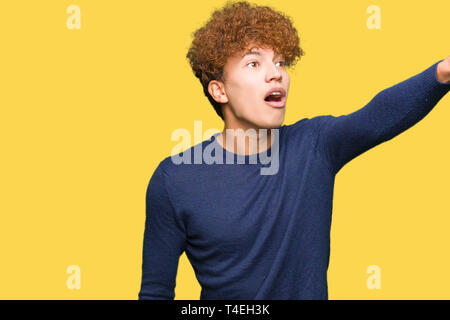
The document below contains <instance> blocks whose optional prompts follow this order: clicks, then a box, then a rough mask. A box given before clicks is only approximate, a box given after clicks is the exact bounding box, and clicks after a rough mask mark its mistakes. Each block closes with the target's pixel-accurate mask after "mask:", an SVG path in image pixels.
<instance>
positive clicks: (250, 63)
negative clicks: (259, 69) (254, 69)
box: [247, 61, 258, 66]
mask: <svg viewBox="0 0 450 320" xmlns="http://www.w3.org/2000/svg"><path fill="white" fill-rule="evenodd" d="M252 64H253V65H255V66H256V65H257V64H258V62H256V61H252V62H249V63H247V65H248V66H250V65H252Z"/></svg>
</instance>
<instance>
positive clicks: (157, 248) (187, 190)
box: [138, 61, 450, 299]
mask: <svg viewBox="0 0 450 320" xmlns="http://www.w3.org/2000/svg"><path fill="white" fill-rule="evenodd" d="M439 62H440V61H438V62H436V63H435V64H433V65H432V66H431V67H429V68H427V69H425V70H424V71H422V72H420V73H419V74H416V75H414V76H413V77H411V78H408V79H406V80H404V81H402V82H400V83H398V84H396V85H394V86H392V87H389V88H387V89H384V90H382V91H381V92H379V93H378V94H377V95H375V97H373V98H372V100H371V101H370V102H369V103H368V104H367V105H366V106H364V107H363V108H361V109H359V110H357V111H355V112H353V113H350V114H348V115H341V116H338V117H335V116H332V115H322V116H317V117H313V118H304V119H301V120H299V121H297V122H296V123H294V124H292V125H283V126H281V127H280V128H279V131H278V132H279V143H278V150H279V169H278V171H277V173H276V174H271V175H263V174H261V171H260V168H261V167H268V166H269V165H268V164H262V163H261V162H259V161H258V162H257V163H256V164H255V163H249V157H248V156H246V157H245V160H246V163H245V164H236V160H235V164H234V165H231V164H217V163H216V164H206V163H203V164H187V163H184V164H180V165H177V164H175V163H173V161H172V158H171V157H170V156H169V157H167V158H165V159H164V160H162V161H161V162H160V163H159V165H158V167H157V168H156V170H155V172H154V173H153V175H152V177H151V179H150V182H149V185H148V189H147V194H146V222H145V231H144V237H143V261H142V282H141V288H140V292H139V295H138V298H139V299H173V298H174V288H175V279H176V274H177V268H178V261H179V257H180V255H181V254H182V253H183V252H186V255H187V257H188V259H189V261H190V262H191V264H192V266H193V268H194V271H195V274H196V277H197V279H198V281H199V283H200V285H201V288H202V291H201V295H200V299H328V286H327V269H328V264H329V254H330V226H331V213H332V202H333V201H332V200H333V188H334V180H335V175H336V173H337V172H338V171H339V170H340V169H341V168H342V167H343V166H344V165H345V164H346V163H347V162H349V161H350V160H351V159H353V158H355V157H356V156H358V155H359V154H361V153H363V152H365V151H367V150H368V149H370V148H372V147H374V146H376V145H378V144H380V143H382V142H384V141H387V140H390V139H392V138H393V137H394V136H396V135H398V134H399V133H401V132H403V131H405V130H407V129H408V128H409V127H411V126H413V125H414V124H415V123H417V122H418V121H420V120H421V119H422V118H423V117H424V116H425V115H426V114H427V113H428V112H430V110H431V109H432V108H433V107H434V106H435V105H436V104H437V103H438V101H439V100H440V99H441V98H442V97H443V96H444V95H445V94H446V93H447V92H448V90H449V89H450V83H443V82H440V81H439V80H438V79H437V77H436V66H437V64H438V63H439ZM216 136H217V134H216V135H213V136H212V137H211V138H210V139H208V140H205V141H203V142H201V143H200V144H197V145H196V146H197V147H198V146H200V145H201V147H202V149H203V150H204V149H205V148H206V147H207V146H208V145H209V146H210V147H213V148H215V149H214V150H220V151H221V152H223V158H224V159H225V157H226V156H227V155H228V156H229V155H231V156H233V155H234V154H233V153H231V152H229V151H228V150H225V149H223V148H222V147H221V146H220V144H219V143H218V142H217V141H216V139H215V138H216ZM193 148H195V146H194V147H191V148H189V149H188V150H186V151H185V154H186V153H189V154H190V155H192V156H193V154H194V151H193ZM271 150H273V148H272V147H271V148H270V149H269V155H270V152H271ZM180 154H181V153H180ZM235 159H236V158H235ZM224 163H225V161H224Z"/></svg>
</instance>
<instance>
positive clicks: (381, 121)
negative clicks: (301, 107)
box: [316, 57, 450, 173]
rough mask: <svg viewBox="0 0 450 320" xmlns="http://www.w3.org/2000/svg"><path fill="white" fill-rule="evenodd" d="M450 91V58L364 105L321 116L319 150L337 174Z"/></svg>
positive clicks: (419, 115) (407, 126) (419, 116)
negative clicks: (338, 113)
mask: <svg viewBox="0 0 450 320" xmlns="http://www.w3.org/2000/svg"><path fill="white" fill-rule="evenodd" d="M449 90H450V57H449V58H447V59H445V60H440V61H438V62H436V63H435V64H433V65H432V66H430V67H429V68H427V69H426V70H424V71H422V72H420V73H419V74H416V75H415V76H413V77H411V78H408V79H406V80H404V81H402V82H400V83H398V84H396V85H394V86H391V87H389V88H386V89H384V90H382V91H381V92H379V93H378V94H377V95H375V97H373V99H372V100H371V101H370V102H369V103H368V104H367V105H366V106H364V107H363V108H361V109H359V110H357V111H355V112H353V113H350V114H347V115H342V116H338V117H334V116H331V115H329V116H322V117H321V118H322V119H321V123H320V126H319V129H318V140H317V145H316V150H317V152H318V154H319V155H320V156H321V157H322V158H323V159H325V161H326V162H328V163H329V165H330V167H331V168H332V170H333V171H334V172H335V173H337V172H338V171H339V170H340V169H341V168H342V167H343V166H344V165H345V164H346V163H347V162H349V161H350V160H352V159H353V158H355V157H356V156H358V155H360V154H361V153H363V152H365V151H367V150H369V149H370V148H372V147H374V146H376V145H378V144H380V143H382V142H384V141H387V140H390V139H392V138H393V137H395V136H396V135H398V134H400V133H401V132H403V131H405V130H407V129H408V128H410V127H411V126H413V125H414V124H415V123H417V122H419V121H420V120H421V119H422V118H423V117H425V116H426V115H427V114H428V113H429V112H430V111H431V110H432V109H433V107H434V106H435V105H436V104H437V103H438V102H439V100H440V99H441V98H442V97H443V96H444V95H445V94H446V93H447V92H448V91H449Z"/></svg>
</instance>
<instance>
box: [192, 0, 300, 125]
mask: <svg viewBox="0 0 450 320" xmlns="http://www.w3.org/2000/svg"><path fill="white" fill-rule="evenodd" d="M193 38H194V39H193V41H192V44H191V47H190V48H189V51H188V53H187V58H188V59H189V63H190V65H191V68H192V71H193V72H194V74H195V76H196V77H197V78H198V79H199V80H200V82H201V84H202V86H203V92H204V94H205V96H206V97H208V99H209V102H210V103H211V104H212V105H213V107H214V109H215V111H216V113H217V114H218V115H219V116H220V117H221V118H222V119H223V115H222V111H221V107H220V103H218V102H216V101H215V100H214V99H213V98H212V97H211V96H210V94H209V92H208V84H209V82H210V81H211V80H222V76H223V67H224V65H225V63H226V61H227V59H228V57H230V56H233V55H234V54H236V53H238V52H242V51H243V50H245V49H247V47H248V46H249V45H250V44H255V45H257V46H259V47H268V48H272V50H274V51H275V53H278V54H281V55H282V56H283V58H284V59H285V65H286V66H287V67H291V66H294V65H295V64H296V63H297V60H298V59H299V58H300V57H301V56H302V55H304V51H303V49H302V48H300V39H299V37H298V34H297V30H296V29H295V28H294V27H293V25H292V22H291V19H290V18H289V17H288V16H286V15H284V14H282V13H280V12H277V11H275V10H273V9H272V8H270V7H267V6H257V5H253V4H250V3H248V2H247V1H239V2H236V3H232V1H227V3H226V5H225V6H224V7H223V8H222V9H220V10H215V11H214V12H213V13H212V16H211V18H210V19H209V21H208V22H207V23H206V24H205V25H204V26H203V27H202V28H200V29H198V30H197V31H195V32H194V33H193Z"/></svg>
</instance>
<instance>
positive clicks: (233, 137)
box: [217, 126, 273, 155]
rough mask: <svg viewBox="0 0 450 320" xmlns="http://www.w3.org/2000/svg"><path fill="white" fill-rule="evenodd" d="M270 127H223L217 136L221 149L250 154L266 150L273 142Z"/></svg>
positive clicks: (239, 153)
mask: <svg viewBox="0 0 450 320" xmlns="http://www.w3.org/2000/svg"><path fill="white" fill-rule="evenodd" d="M272 140H273V139H272V132H271V129H259V128H258V129H254V128H248V129H242V128H227V127H226V126H225V128H224V129H223V131H222V132H221V133H220V134H219V135H218V136H217V141H218V143H219V144H220V145H221V146H222V148H223V149H225V150H228V151H229V152H232V153H235V154H238V155H252V154H257V153H261V152H264V151H266V150H267V149H269V148H270V147H271V145H272V143H273V141H272Z"/></svg>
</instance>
